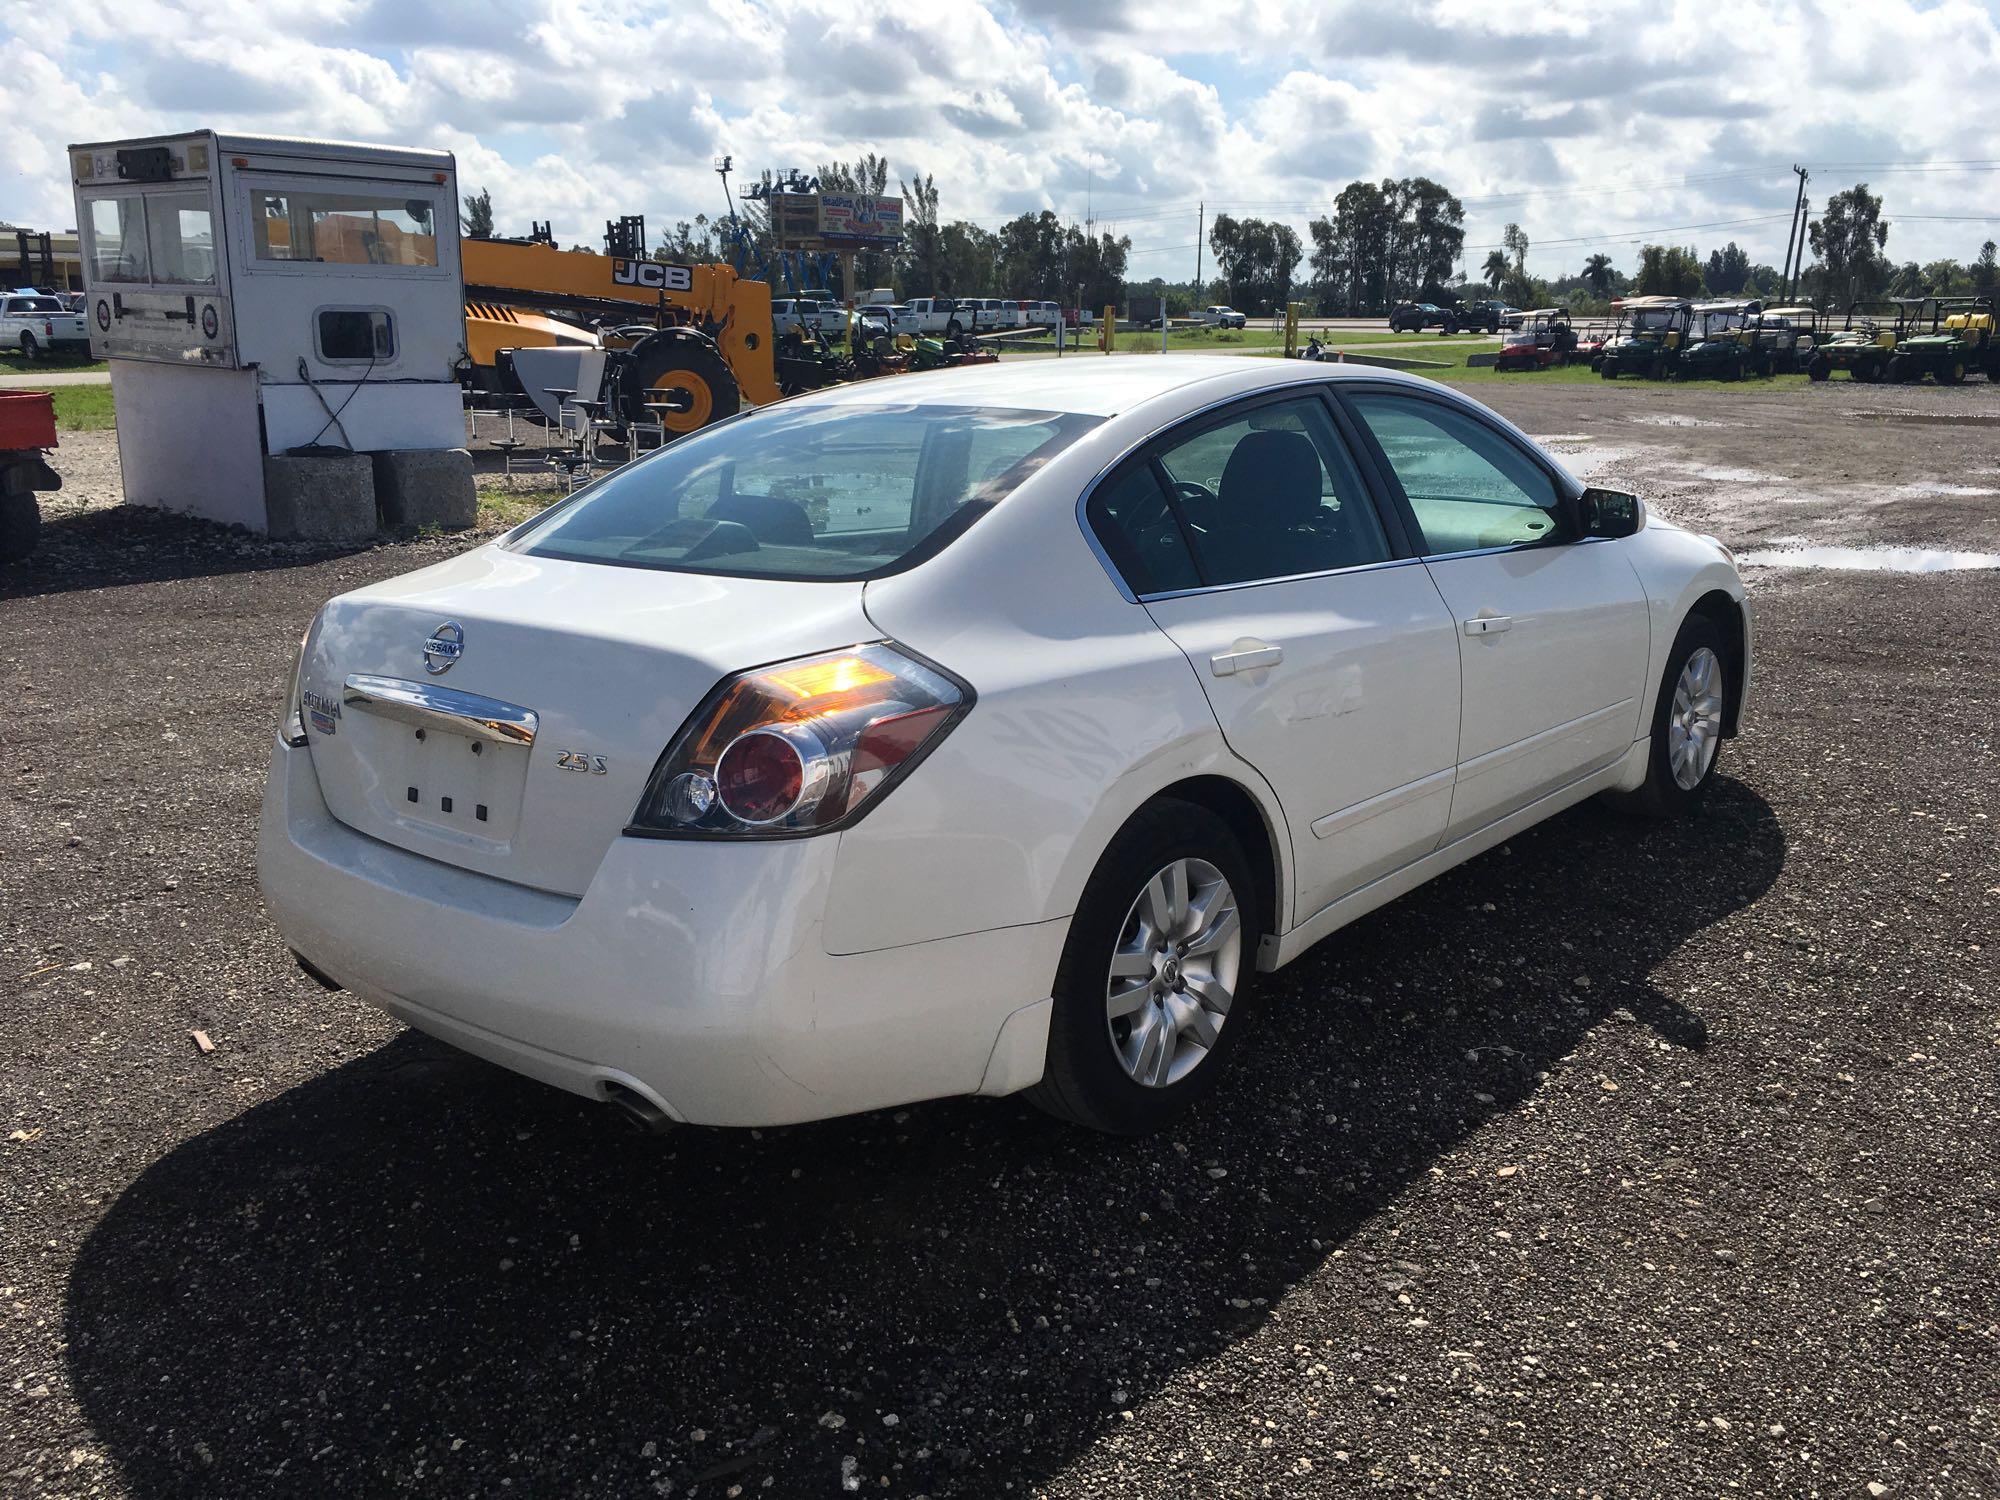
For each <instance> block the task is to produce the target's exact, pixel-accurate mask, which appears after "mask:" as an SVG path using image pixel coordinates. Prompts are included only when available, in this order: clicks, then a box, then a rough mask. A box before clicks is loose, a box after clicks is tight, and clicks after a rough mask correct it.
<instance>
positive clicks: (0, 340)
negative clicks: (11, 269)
mask: <svg viewBox="0 0 2000 1500" xmlns="http://www.w3.org/2000/svg"><path fill="white" fill-rule="evenodd" d="M0 349H5V350H7V351H8V352H9V353H13V352H15V351H19V353H20V354H21V356H22V358H24V359H39V358H40V357H41V356H42V355H44V354H66V355H74V356H78V357H82V356H87V355H88V354H89V353H90V326H89V325H88V324H87V323H85V322H84V317H83V313H82V312H80V311H77V310H74V309H72V308H70V307H68V306H67V305H65V303H64V302H63V299H62V298H61V297H59V296H57V295H56V294H55V293H53V292H37V291H32V290H30V291H20V292H8V293H7V294H6V295H5V296H0Z"/></svg>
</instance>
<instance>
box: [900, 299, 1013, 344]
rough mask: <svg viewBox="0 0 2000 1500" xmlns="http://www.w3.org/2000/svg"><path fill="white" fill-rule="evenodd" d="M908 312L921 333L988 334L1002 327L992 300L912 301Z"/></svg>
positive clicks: (994, 302)
mask: <svg viewBox="0 0 2000 1500" xmlns="http://www.w3.org/2000/svg"><path fill="white" fill-rule="evenodd" d="M909 307H910V311H911V312H912V313H914V314H915V315H916V318H917V322H918V325H919V327H920V329H921V331H922V332H924V333H927V334H947V335H950V336H951V337H953V338H956V337H957V336H958V335H959V334H961V333H991V332H993V331H994V330H995V329H996V328H999V327H1001V326H1002V325H1001V322H1000V303H999V300H998V299H997V298H993V297H912V298H911V299H910V302H909Z"/></svg>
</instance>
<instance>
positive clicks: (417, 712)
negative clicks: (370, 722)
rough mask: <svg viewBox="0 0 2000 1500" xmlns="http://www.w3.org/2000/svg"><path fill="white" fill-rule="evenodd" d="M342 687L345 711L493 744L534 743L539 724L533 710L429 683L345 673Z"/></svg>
mask: <svg viewBox="0 0 2000 1500" xmlns="http://www.w3.org/2000/svg"><path fill="white" fill-rule="evenodd" d="M345 687H346V691H345V692H344V693H343V694H342V695H341V702H342V704H343V705H344V706H346V707H348V708H358V709H360V710H362V711H363V712H364V713H371V714H376V715H378V716H379V717H381V718H384V719H394V720H396V721H397V722H399V723H403V724H414V725H415V726H416V727H417V728H419V729H436V730H441V731H442V732H444V733H446V734H462V735H467V736H469V737H470V738H472V739H475V740H488V741H491V742H492V743H493V744H496V745H524V746H525V745H532V744H534V742H535V730H536V728H537V727H538V726H539V724H540V723H541V718H540V716H539V715H538V714H536V712H535V711H534V710H533V709H531V708H520V707H518V706H516V705H515V704H512V703H502V702H501V701H500V700H499V699H498V698H482V697H480V696H479V695H478V694H477V693H462V692H459V691H458V690H457V689H456V688H448V687H434V686H432V685H431V684H430V683H427V682H405V681H404V680H403V679H402V678H400V677H371V676H369V675H367V674H366V673H363V672H354V673H350V674H349V675H348V678H347V681H346V684H345Z"/></svg>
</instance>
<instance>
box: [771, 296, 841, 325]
mask: <svg viewBox="0 0 2000 1500" xmlns="http://www.w3.org/2000/svg"><path fill="white" fill-rule="evenodd" d="M826 310H827V304H826V303H823V302H813V301H808V300H806V299H805V298H802V297H773V298H772V299H771V331H772V332H773V333H778V334H785V333H790V332H791V331H792V330H794V329H797V330H799V331H800V332H802V333H813V332H817V331H820V329H821V324H822V322H823V321H825V319H826ZM836 310H837V311H838V312H839V313H840V315H841V318H842V322H843V324H844V322H845V319H846V313H847V310H846V309H845V308H838V309H836ZM827 331H828V332H829V333H830V332H831V330H830V329H829V330H827Z"/></svg>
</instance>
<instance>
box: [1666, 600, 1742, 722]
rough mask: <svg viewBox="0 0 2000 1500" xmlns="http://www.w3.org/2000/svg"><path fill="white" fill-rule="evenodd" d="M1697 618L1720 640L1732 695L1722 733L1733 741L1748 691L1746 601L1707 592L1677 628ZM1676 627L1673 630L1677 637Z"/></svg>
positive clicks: (1696, 601) (1677, 630)
mask: <svg viewBox="0 0 2000 1500" xmlns="http://www.w3.org/2000/svg"><path fill="white" fill-rule="evenodd" d="M1696 617H1699V618H1701V619H1704V620H1707V621H1709V622H1710V623H1711V624H1713V625H1714V626H1715V628H1716V630H1717V631H1718V632H1720V633H1721V636H1722V665H1723V668H1724V669H1725V670H1726V671H1727V672H1728V673H1729V681H1730V684H1731V686H1732V687H1733V689H1734V691H1732V692H1731V693H1730V695H1729V701H1728V702H1727V703H1725V704H1723V706H1722V733H1723V737H1724V738H1725V739H1734V738H1735V737H1736V734H1737V731H1738V728H1739V726H1740V725H1741V723H1742V719H1743V700H1744V697H1745V695H1746V694H1747V693H1748V692H1749V689H1750V678H1749V672H1748V670H1747V668H1748V667H1749V664H1750V622H1749V601H1748V599H1747V598H1746V599H1743V600H1740V601H1739V600H1738V599H1737V598H1736V597H1735V596H1734V595H1732V594H1731V593H1729V592H1728V591H1727V590H1726V589H1710V590H1709V591H1708V592H1707V593H1705V594H1703V595H1702V596H1701V597H1700V598H1698V599H1696V600H1695V601H1694V603H1693V604H1691V605H1689V606H1688V609H1687V612H1686V613H1685V614H1684V615H1682V616H1681V624H1682V625H1685V624H1686V623H1687V621H1689V620H1691V619H1694V618H1696ZM1679 631H1680V626H1676V627H1675V633H1676V634H1678V633H1679Z"/></svg>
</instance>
